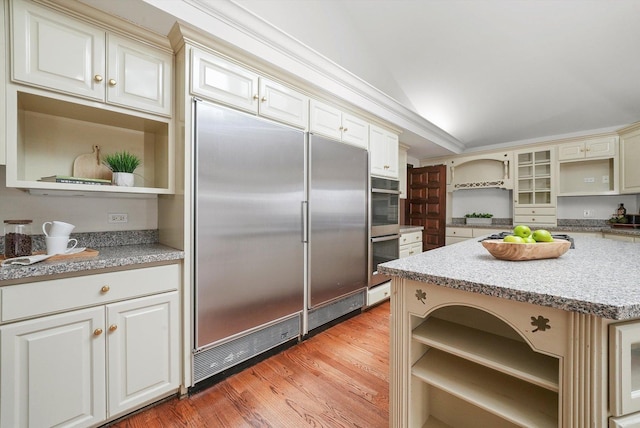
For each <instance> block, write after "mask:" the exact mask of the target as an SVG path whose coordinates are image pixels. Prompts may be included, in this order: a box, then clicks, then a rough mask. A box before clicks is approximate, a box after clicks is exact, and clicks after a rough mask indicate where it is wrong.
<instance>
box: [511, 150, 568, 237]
mask: <svg viewBox="0 0 640 428" xmlns="http://www.w3.org/2000/svg"><path fill="white" fill-rule="evenodd" d="M555 157H556V154H555V151H554V150H553V149H552V148H550V147H545V148H538V149H529V150H523V151H516V152H515V153H514V158H515V164H516V165H515V175H516V180H515V185H514V197H513V207H514V210H513V212H514V223H523V224H533V225H538V226H542V225H548V226H555V225H556V224H557V219H556V177H555V173H554V170H555V164H556V158H555Z"/></svg>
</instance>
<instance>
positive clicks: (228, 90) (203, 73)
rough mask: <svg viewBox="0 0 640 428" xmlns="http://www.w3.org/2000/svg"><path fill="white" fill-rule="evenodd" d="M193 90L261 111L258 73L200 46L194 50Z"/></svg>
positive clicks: (205, 95)
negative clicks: (259, 106)
mask: <svg viewBox="0 0 640 428" xmlns="http://www.w3.org/2000/svg"><path fill="white" fill-rule="evenodd" d="M191 92H192V93H194V94H195V95H201V96H203V97H205V98H209V99H212V100H215V101H219V102H221V103H224V104H228V105H231V106H233V107H237V108H240V109H242V110H247V111H250V112H252V113H256V114H257V113H258V75H257V74H256V73H254V72H252V71H250V70H248V69H246V68H244V67H241V66H239V65H237V64H236V63H234V62H231V61H227V60H225V59H223V58H220V57H218V56H215V55H211V54H209V53H206V52H204V51H201V50H199V49H192V50H191Z"/></svg>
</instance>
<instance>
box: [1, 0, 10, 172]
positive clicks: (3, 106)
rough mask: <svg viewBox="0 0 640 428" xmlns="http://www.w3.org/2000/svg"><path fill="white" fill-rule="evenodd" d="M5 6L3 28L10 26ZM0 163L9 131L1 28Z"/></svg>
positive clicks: (5, 160)
mask: <svg viewBox="0 0 640 428" xmlns="http://www.w3.org/2000/svg"><path fill="white" fill-rule="evenodd" d="M4 9H5V8H4V7H0V24H2V26H3V27H2V28H9V25H8V22H7V20H5V14H4V13H5V12H4ZM0 46H2V48H3V49H0V165H5V164H6V163H7V157H6V147H7V133H6V129H7V127H6V120H7V118H6V110H5V109H6V84H5V83H6V81H7V80H6V76H5V70H6V67H7V49H6V46H7V45H6V41H5V31H2V30H0Z"/></svg>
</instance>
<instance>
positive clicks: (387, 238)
mask: <svg viewBox="0 0 640 428" xmlns="http://www.w3.org/2000/svg"><path fill="white" fill-rule="evenodd" d="M394 239H400V234H396V235H387V236H379V237H377V238H371V242H374V243H375V242H384V241H393V240H394Z"/></svg>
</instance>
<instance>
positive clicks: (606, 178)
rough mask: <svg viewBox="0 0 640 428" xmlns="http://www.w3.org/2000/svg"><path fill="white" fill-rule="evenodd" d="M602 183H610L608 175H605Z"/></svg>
mask: <svg viewBox="0 0 640 428" xmlns="http://www.w3.org/2000/svg"><path fill="white" fill-rule="evenodd" d="M602 183H603V184H607V183H609V176H608V175H603V176H602Z"/></svg>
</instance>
